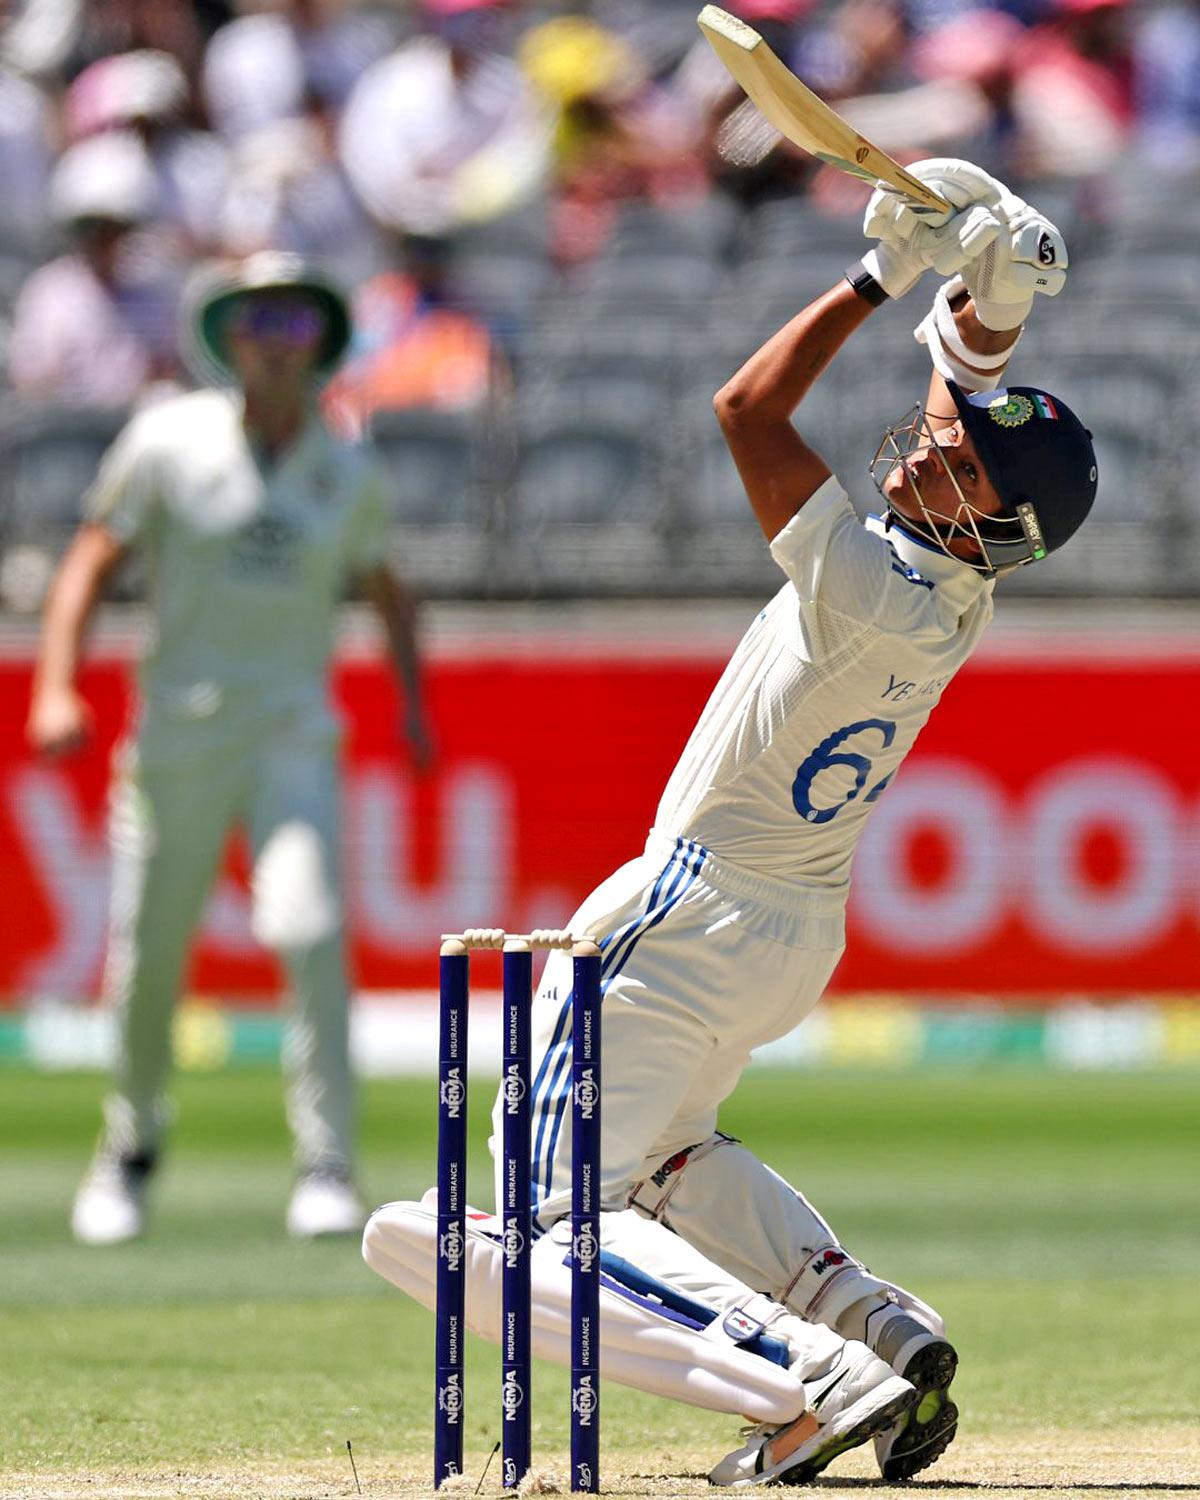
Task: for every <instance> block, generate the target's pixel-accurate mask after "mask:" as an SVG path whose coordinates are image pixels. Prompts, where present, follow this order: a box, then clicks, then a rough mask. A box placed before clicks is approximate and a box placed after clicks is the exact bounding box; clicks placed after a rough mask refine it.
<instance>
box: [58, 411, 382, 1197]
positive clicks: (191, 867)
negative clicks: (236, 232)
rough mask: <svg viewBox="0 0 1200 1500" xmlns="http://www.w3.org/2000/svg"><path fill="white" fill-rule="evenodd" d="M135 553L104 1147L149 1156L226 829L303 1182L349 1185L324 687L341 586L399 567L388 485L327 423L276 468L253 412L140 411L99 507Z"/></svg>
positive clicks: (115, 806)
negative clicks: (268, 963) (283, 1024)
mask: <svg viewBox="0 0 1200 1500" xmlns="http://www.w3.org/2000/svg"><path fill="white" fill-rule="evenodd" d="M85 515H86V517H87V519H88V520H89V521H93V522H96V523H98V524H99V525H101V526H103V527H104V528H105V530H107V531H109V532H110V533H111V534H112V535H113V536H115V537H116V538H118V539H119V540H120V541H122V542H124V543H126V544H129V545H133V546H137V547H139V548H140V549H141V550H142V552H143V553H144V555H145V557H146V559H147V562H148V565H149V574H150V607H151V614H152V617H153V625H154V638H153V641H152V643H151V646H150V648H149V651H148V653H147V655H146V657H145V659H144V661H143V663H142V667H141V672H140V687H141V705H140V714H139V720H138V724H137V728H136V732H135V734H134V736H133V738H132V739H131V740H130V741H129V742H127V743H126V744H125V745H123V746H122V747H121V748H120V750H119V751H118V754H117V757H116V760H115V764H114V773H115V774H114V782H113V792H112V818H111V838H112V852H113V896H112V913H111V918H112V920H111V932H110V942H109V955H108V966H107V972H106V982H105V987H106V993H107V995H108V996H109V998H110V999H111V1000H112V1001H114V1002H115V1003H116V1005H117V1006H118V1013H119V1021H120V1052H119V1059H118V1064H117V1074H116V1080H115V1089H114V1092H113V1094H112V1095H111V1096H110V1098H109V1099H108V1101H107V1102H106V1106H105V1112H106V1118H107V1128H108V1140H109V1145H110V1146H111V1147H113V1148H115V1149H116V1150H117V1151H119V1152H120V1153H121V1154H123V1155H139V1154H141V1153H143V1152H151V1151H153V1150H154V1148H155V1146H156V1145H157V1141H158V1137H159V1134H160V1132H161V1129H162V1123H163V1118H164V1110H163V1105H162V1097H161V1096H162V1090H163V1087H164V1084H165V1081H166V1074H167V1070H168V1067H169V1063H170V1025H171V1018H172V1014H173V1010H174V1006H175V1003H176V999H177V996H178V993H179V987H180V983H181V978H182V970H183V964H184V959H185V957H186V953H187V947H188V942H189V939H190V937H191V934H192V932H193V930H194V928H195V926H196V924H197V921H198V920H199V917H200V914H201V911H202V908H203V904H204V900H205V897H206V895H207V893H208V891H209V888H210V887H211V885H212V882H213V880H214V878H215V875H216V873H217V869H218V864H219V860H220V856H221V851H222V849H223V847H224V845H225V841H226V837H227V835H228V833H229V831H230V829H231V827H232V826H233V825H235V824H237V823H242V824H244V825H245V827H246V830H247V833H248V835H249V838H250V843H251V846H252V848H253V853H254V875H253V925H254V930H255V933H256V935H257V936H258V937H259V939H260V940H261V941H262V942H263V943H265V944H266V945H268V946H269V947H271V948H273V949H275V950H276V951H277V952H278V953H279V954H280V956H281V958H282V959H283V962H284V964H285V966H286V968H287V971H288V974H289V977H290V980H291V984H292V988H293V991H294V1004H293V1009H292V1012H291V1015H290V1017H289V1023H288V1031H287V1037H286V1046H285V1065H286V1067H287V1071H288V1075H289V1086H288V1119H289V1122H290V1124H291V1127H292V1131H293V1134H294V1137H295V1142H296V1155H297V1164H298V1166H299V1167H300V1168H301V1169H302V1170H306V1171H309V1170H317V1171H321V1170H326V1169H328V1170H334V1171H342V1170H345V1169H346V1168H347V1167H348V1165H349V1162H350V1156H351V1151H352V1080H351V1076H350V1067H349V1058H348V1048H347V981H346V970H345V958H344V951H343V937H342V909H341V897H340V875H339V868H338V866H339V860H338V850H337V822H338V818H337V766H336V758H337V747H338V740H339V726H338V723H337V720H336V719H335V717H334V715H333V713H332V711H331V709H330V707H329V704H328V699H327V688H326V674H327V669H328V663H329V656H330V651H331V648H332V641H333V628H334V622H335V615H336V608H337V604H338V600H339V598H340V596H341V594H342V592H343V589H344V587H345V584H346V581H347V579H348V578H349V577H350V576H352V575H354V574H356V573H361V572H363V571H366V570H369V569H371V568H373V567H374V566H376V565H377V564H379V563H381V562H383V561H384V555H385V553H384V541H385V509H384V498H383V486H382V482H381V479H380V476H379V474H378V472H377V470H376V469H375V467H374V466H373V464H372V462H371V460H370V458H369V456H368V455H367V454H366V453H364V452H363V451H361V450H359V449H357V448H354V447H352V446H349V445H347V444H344V443H341V442H339V441H338V440H336V439H335V438H334V437H333V436H332V435H331V434H330V433H329V432H328V430H327V429H326V428H325V426H324V424H323V423H322V422H321V421H320V418H319V417H318V416H317V415H316V414H313V415H312V416H311V417H310V419H309V421H308V424H307V425H306V427H305V428H304V430H303V431H302V432H301V433H300V435H299V436H298V437H297V439H296V440H295V441H294V442H293V443H292V444H291V445H290V446H289V447H288V448H287V449H286V450H284V451H283V452H282V453H281V454H279V455H278V457H277V458H276V459H275V460H274V461H273V462H270V463H263V462H260V460H259V459H258V458H257V457H256V455H255V452H254V450H253V447H252V445H251V443H250V441H249V439H248V437H247V434H246V431H245V428H244V426H243V422H242V404H241V399H240V397H238V396H236V395H234V394H231V393H227V392H219V391H200V392H195V393H193V394H190V395H186V396H181V397H178V398H176V399H173V400H170V401H166V402H164V403H162V404H161V405H157V406H154V407H151V408H149V409H147V410H146V411H144V412H142V413H140V414H139V415H137V416H135V417H134V418H133V420H132V421H131V422H130V423H129V425H128V426H127V427H126V428H125V430H124V431H123V432H122V433H121V435H120V436H119V437H118V438H117V440H116V442H115V443H114V444H113V447H112V448H111V449H110V451H109V453H108V454H107V456H106V457H105V460H104V463H103V465H102V466H101V470H100V473H99V476H98V478H97V480H96V483H95V485H94V486H93V487H92V489H91V491H90V492H89V494H88V496H87V498H86V501H85Z"/></svg>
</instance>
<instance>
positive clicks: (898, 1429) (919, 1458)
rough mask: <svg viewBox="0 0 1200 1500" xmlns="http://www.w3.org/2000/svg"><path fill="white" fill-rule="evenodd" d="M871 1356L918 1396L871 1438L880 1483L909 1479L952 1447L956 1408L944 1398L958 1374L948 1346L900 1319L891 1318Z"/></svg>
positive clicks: (955, 1358) (903, 1316)
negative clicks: (899, 1376) (885, 1363)
mask: <svg viewBox="0 0 1200 1500" xmlns="http://www.w3.org/2000/svg"><path fill="white" fill-rule="evenodd" d="M876 1352H877V1353H878V1354H879V1356H880V1357H881V1358H882V1359H886V1360H888V1361H889V1363H890V1364H891V1365H892V1367H893V1369H896V1370H899V1371H900V1373H901V1374H902V1375H903V1376H904V1378H905V1380H908V1381H910V1382H911V1384H912V1385H913V1386H914V1387H915V1389H916V1392H917V1400H916V1403H915V1405H914V1406H913V1407H912V1409H911V1410H910V1411H908V1412H906V1413H905V1414H904V1416H903V1418H902V1419H901V1420H900V1421H899V1422H897V1423H895V1424H894V1425H893V1426H892V1427H889V1428H888V1430H887V1431H886V1432H881V1433H879V1434H878V1435H877V1436H876V1438H875V1457H876V1459H877V1460H878V1462H879V1472H880V1473H881V1474H882V1475H883V1477H884V1478H885V1479H911V1478H912V1477H913V1475H914V1474H919V1473H920V1472H921V1470H922V1469H926V1468H928V1467H929V1465H930V1464H932V1463H936V1462H937V1460H938V1459H939V1458H941V1456H942V1454H943V1453H945V1451H946V1449H947V1448H948V1447H949V1446H950V1444H951V1443H952V1442H953V1441H954V1434H955V1432H956V1431H957V1430H958V1407H957V1406H955V1404H954V1402H953V1401H951V1399H950V1396H949V1390H950V1382H951V1381H952V1380H953V1379H954V1372H955V1371H956V1370H957V1369H958V1355H957V1353H956V1352H955V1349H954V1346H953V1344H950V1343H948V1342H947V1341H946V1340H945V1339H944V1338H940V1337H939V1336H938V1335H937V1334H936V1333H931V1332H930V1331H929V1329H928V1328H926V1327H925V1325H924V1324H923V1323H919V1322H918V1321H917V1320H916V1319H915V1318H910V1317H908V1316H907V1315H906V1314H904V1313H897V1314H896V1315H895V1316H893V1317H892V1318H891V1319H890V1320H889V1321H888V1324H887V1326H886V1328H885V1329H884V1330H883V1333H882V1334H881V1336H880V1338H879V1339H878V1341H877V1343H876Z"/></svg>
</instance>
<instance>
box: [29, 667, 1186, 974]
mask: <svg viewBox="0 0 1200 1500" xmlns="http://www.w3.org/2000/svg"><path fill="white" fill-rule="evenodd" d="M722 664H723V658H722V656H721V655H720V654H719V652H718V651H717V650H716V649H715V648H713V647H712V646H705V645H703V644H699V645H697V646H696V647H695V649H694V650H692V651H690V652H689V651H687V650H684V651H682V652H680V651H670V652H661V653H653V652H651V651H647V650H644V649H642V650H639V651H638V652H637V653H636V654H633V653H631V652H630V651H629V650H628V648H625V649H620V650H614V649H611V648H606V647H604V646H603V645H602V643H593V644H592V645H588V644H587V643H586V642H584V643H579V642H576V643H574V644H573V646H572V648H571V649H570V650H559V651H554V652H550V653H548V654H547V653H543V652H538V651H530V650H510V649H508V648H506V647H505V646H503V645H502V644H496V643H491V644H481V645H479V646H477V647H475V648H471V649H463V648H458V649H456V650H455V651H453V652H450V653H442V654H439V655H437V656H435V658H434V660H433V662H432V663H431V665H430V668H429V693H430V698H431V703H432V709H433V716H434V720H435V723H436V733H437V741H438V755H437V761H436V764H435V766H434V768H433V769H432V770H431V771H430V772H429V773H427V774H425V775H418V774H417V773H416V772H415V771H414V770H413V768H412V767H411V765H410V763H409V762H408V760H407V758H406V755H405V752H404V751H403V749H402V748H401V747H400V746H399V745H398V743H397V740H396V737H395V732H394V729H395V725H396V722H397V710H396V699H395V696H394V692H393V689H392V687H391V685H390V682H389V680H388V677H387V674H386V672H385V671H384V670H383V669H382V668H381V667H380V666H379V665H378V664H377V663H376V662H374V661H370V660H363V659H361V658H356V657H352V656H347V657H346V658H344V659H343V660H342V661H341V662H340V663H339V665H338V668H337V671H336V675H335V691H336V694H337V697H338V699H339V700H340V702H341V704H342V705H343V708H344V711H345V714H346V718H347V722H348V726H349V733H348V743H347V755H346V762H347V763H346V778H345V817H344V842H345V859H346V869H347V882H348V899H349V906H350V913H351V922H352V929H353V935H354V942H353V953H354V963H355V969H356V977H357V980H358V982H359V984H360V985H361V986H363V987H366V988H397V987H428V986H429V985H430V984H431V983H432V981H433V974H434V965H433V959H434V955H435V953H436V945H437V939H438V935H439V934H440V933H441V932H443V931H448V930H451V929H455V928H459V927H462V926H465V925H482V924H487V925H505V926H508V927H509V928H510V929H519V928H523V927H528V926H540V925H562V924H564V923H565V921H566V919H567V917H568V916H569V915H570V912H571V910H572V908H573V906H574V905H575V904H576V903H577V901H578V900H579V898H580V897H582V896H583V895H584V894H586V892H587V891H588V890H589V889H590V888H591V886H592V885H593V884H595V883H596V882H597V881H598V880H600V879H601V878H602V877H603V876H605V875H606V874H608V873H609V872H610V871H611V870H612V869H613V868H615V867H616V866H617V865H618V864H620V863H621V862H623V861H624V860H625V859H628V858H630V857H631V856H632V855H634V854H636V853H638V852H639V851H640V849H641V847H642V843H643V840H644V838H645V833H646V829H647V827H648V825H649V823H650V821H651V819H652V817H653V813H654V808H655V804H656V801H657V798H658V793H659V791H660V789H661V787H662V785H663V782H664V781H665V779H666V777H667V775H668V773H669V772H670V770H671V767H672V765H673V763H674V760H675V757H676V756H677V754H678V752H679V750H680V749H681V747H682V745H683V743H684V740H685V739H686V737H687V734H688V731H689V730H690V728H691V725H692V723H693V721H694V719H695V717H696V714H697V713H698V711H699V709H700V707H701V705H702V704H703V702H704V700H705V697H706V695H707V693H708V691H709V689H710V687H711V685H712V683H713V682H714V681H715V679H716V676H717V674H718V672H719V671H720V668H721V666H722ZM29 678H30V662H29V659H28V655H27V654H26V653H16V654H11V653H10V655H9V657H8V658H7V659H5V660H0V875H2V877H3V889H4V905H3V917H2V918H0V1004H2V1003H9V1004H12V1003H19V1002H20V1001H21V1000H22V999H23V998H26V997H29V996H31V995H54V996H75V995H85V994H90V993H94V992H95V990H96V988H97V986H98V982H99V976H100V970H101V965H102V961H103V951H104V927H105V908H106V903H107V859H106V853H105V845H104V816H105V789H106V780H107V759H108V751H109V749H110V748H111V745H112V743H113V741H114V739H115V738H116V736H117V734H118V732H119V729H120V727H121V725H122V722H123V719H124V715H125V712H126V708H127V689H126V685H125V684H126V667H125V665H124V663H123V662H122V661H121V660H120V659H118V658H117V657H116V656H112V655H110V656H104V657H101V658H100V659H98V660H97V661H96V662H95V663H94V664H93V665H92V666H90V667H89V669H88V671H87V675H86V681H85V688H86V691H87V694H88V696H89V698H90V699H91V701H92V702H93V703H94V704H95V706H96V711H97V721H98V738H97V742H96V744H95V745H93V747H92V749H91V750H90V752H89V753H87V754H85V755H83V756H80V757H78V758H76V759H74V760H72V761H69V762H64V763H61V764H56V765H47V764H39V763H37V762H35V761H34V760H32V759H31V758H30V757H29V756H28V754H27V752H26V751H25V749H24V746H23V742H22V721H23V719H24V715H25V710H26V705H27V701H28V692H29ZM1198 705H1200V649H1196V648H1195V647H1187V646H1186V645H1185V644H1182V643H1171V642H1159V643H1158V644H1157V646H1156V647H1155V649H1153V650H1148V651H1136V650H1130V649H1111V650H1110V649H1100V648H1098V647H1095V646H1089V645H1088V644H1087V642H1086V638H1084V640H1083V641H1082V642H1077V643H1076V644H1075V645H1074V646H1070V645H1064V643H1063V642H1062V641H1061V640H1057V641H1056V640H1054V639H1053V638H1046V639H1038V638H1028V639H1025V638H1021V640H1020V644H1019V646H1017V647H1014V646H1013V645H1012V644H1009V645H1006V646H1004V648H1003V649H1000V650H995V649H993V650H988V651H985V652H984V653H983V654H982V655H980V656H979V657H977V658H976V660H975V661H973V662H972V663H970V664H969V665H968V666H967V667H966V668H965V669H964V670H963V671H962V673H961V674H960V676H959V678H958V679H957V680H956V681H955V683H954V684H952V686H951V687H950V689H949V690H948V691H947V693H946V695H945V697H944V699H943V701H942V703H941V705H940V706H939V708H938V709H937V711H936V712H935V713H934V715H933V718H932V720H931V721H930V723H929V725H928V727H927V728H926V730H925V731H924V733H923V735H922V737H921V739H920V740H919V742H918V744H917V747H916V749H915V750H914V751H913V752H912V754H911V755H910V757H909V759H908V760H907V762H906V763H905V765H904V768H903V770H902V771H901V773H900V775H899V776H898V777H897V778H896V780H895V782H894V784H893V785H892V786H890V787H889V789H888V792H887V794H886V796H884V797H882V798H880V800H879V803H878V805H877V806H876V808H875V810H874V812H873V814H872V818H871V821H870V823H869V824H868V829H867V833H866V835H865V836H864V839H863V842H862V843H861V844H860V846H859V852H858V855H857V857H856V862H855V874H854V892H853V897H852V901H851V921H850V940H849V946H848V950H847V954H846V957H845V959H844V961H843V963H842V965H841V968H840V969H839V971H838V974H837V976H836V979H835V987H836V988H838V989H842V990H854V991H890V992H898V991H900V992H903V991H907V992H912V993H916V994H921V995H938V994H943V995H955V994H963V993H987V994H995V995H999V996H1005V995H1008V996H1022V995H1063V994H1071V993H1089V994H1100V995H1103V994H1109V995H1116V994H1129V993H1133V992H1155V993H1160V994H1161V993H1171V992H1179V993H1183V992H1192V993H1195V992H1197V991H1200V753H1198V750H1197V746H1198V745H1200V707H1198ZM245 874H246V871H245V858H244V854H243V853H242V852H241V851H240V849H239V848H238V846H237V844H236V842H235V844H234V846H233V848H232V849H231V855H230V860H229V863H228V867H227V870H226V873H225V875H224V876H223V877H222V879H221V881H220V883H219V885H218V887H217V889H216V891H215V892H214V897H213V900H212V902H211V903H210V907H209V911H208V914H207V917H206V920H205V925H204V929H203V932H202V934H201V937H200V941H199V943H198V947H197V952H196V956H195V961H194V965H193V973H192V984H193V987H194V988H196V989H198V990H200V991H201V992H204V993H211V994H220V995H224V996H231V997H245V998H258V997H261V996H262V995H263V994H264V993H268V992H271V991H273V990H274V988H275V987H276V984H277V976H276V970H275V966H274V964H273V962H272V960H270V959H269V958H268V957H266V956H264V955H263V954H262V953H261V951H260V950H258V949H257V948H256V946H255V944H254V942H253V939H252V938H251V936H250V931H249V912H248V899H247V894H246V882H245Z"/></svg>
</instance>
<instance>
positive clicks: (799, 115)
mask: <svg viewBox="0 0 1200 1500" xmlns="http://www.w3.org/2000/svg"><path fill="white" fill-rule="evenodd" d="M699 26H700V30H701V31H702V32H703V33H704V35H705V37H706V38H707V39H708V42H709V44H710V45H711V47H712V49H713V51H714V52H715V53H716V54H717V56H718V57H719V58H720V59H721V61H722V63H724V65H725V67H726V69H727V70H728V72H729V73H730V74H731V75H732V76H733V77H734V78H735V79H736V80H737V82H738V83H739V84H741V86H742V88H743V89H744V91H745V93H746V95H747V97H748V98H750V99H752V100H753V101H754V103H755V104H756V105H757V106H758V108H759V109H760V110H761V111H762V113H763V114H764V115H765V116H766V118H767V119H768V120H769V121H770V122H771V124H772V125H774V127H775V129H776V130H778V131H779V133H780V135H783V136H786V137H787V139H788V140H789V141H791V142H792V144H793V145H796V146H799V147H800V148H801V150H803V151H807V152H808V153H809V154H810V155H812V156H815V157H817V158H818V159H819V160H820V161H823V162H826V163H828V165H829V166H831V167H837V168H838V169H839V170H840V171H842V172H849V173H850V175H851V176H852V177H861V178H862V180H863V181H864V182H869V183H870V184H871V185H872V187H874V186H875V185H877V184H878V185H879V186H881V187H888V188H891V189H892V190H893V191H895V192H897V193H901V194H902V195H903V196H904V197H905V198H906V199H907V200H908V201H909V203H911V204H912V205H913V206H914V207H917V208H926V209H933V210H936V211H938V212H948V211H949V209H950V205H949V204H948V203H947V202H946V200H945V199H944V198H942V197H941V196H940V195H939V194H937V193H935V192H934V191H933V189H932V188H929V187H926V186H925V184H924V183H923V182H922V181H921V179H920V178H919V177H914V176H913V175H912V173H911V172H906V171H905V170H904V168H903V167H902V166H901V165H900V163H899V162H897V161H893V159H892V158H891V157H890V156H889V155H888V154H887V152H886V151H881V150H880V149H879V147H878V146H876V145H873V144H872V143H871V142H870V141H869V140H867V138H866V137H865V136H862V135H859V133H858V132H857V131H856V130H855V129H853V127H852V126H850V125H848V124H847V123H846V121H845V120H843V119H842V117H841V115H839V114H837V113H836V112H835V111H834V110H832V109H830V107H829V105H828V104H826V103H825V101H824V100H823V99H821V98H819V97H818V96H817V95H816V94H814V93H813V91H812V89H810V88H808V87H807V86H806V85H805V84H803V83H801V82H800V80H799V79H798V78H797V77H796V75H795V74H794V73H793V72H792V71H791V69H790V68H788V67H786V66H785V65H784V64H783V63H782V62H780V60H779V58H778V57H776V55H775V54H774V52H772V51H771V49H770V47H768V46H767V44H766V42H764V41H763V39H762V37H761V36H759V34H758V32H757V31H755V30H754V28H753V27H752V26H747V25H746V23H745V22H744V21H739V20H738V18H737V17H736V16H731V15H730V14H729V12H728V11H725V10H722V9H721V8H720V6H718V5H706V6H705V7H704V9H703V10H702V11H701V12H700V17H699Z"/></svg>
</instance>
